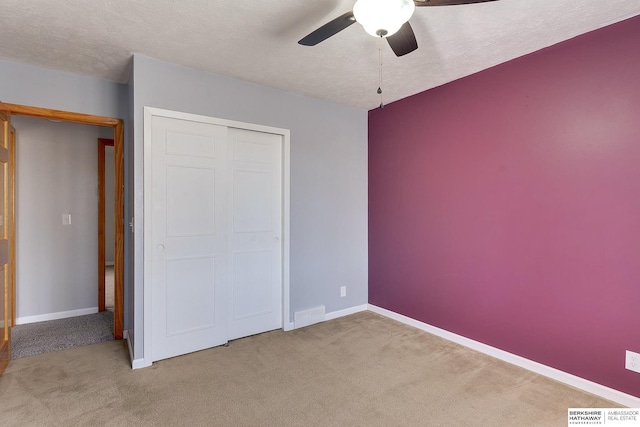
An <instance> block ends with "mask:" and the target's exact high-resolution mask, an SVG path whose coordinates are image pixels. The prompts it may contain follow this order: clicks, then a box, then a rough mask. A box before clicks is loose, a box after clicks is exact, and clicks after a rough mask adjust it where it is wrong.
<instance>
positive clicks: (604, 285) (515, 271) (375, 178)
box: [369, 17, 640, 397]
mask: <svg viewBox="0 0 640 427" xmlns="http://www.w3.org/2000/svg"><path fill="white" fill-rule="evenodd" d="M398 60H402V59H398ZM424 72H425V73H428V72H429V67H428V66H427V65H425V70H424ZM369 302H370V303H371V304H374V305H377V306H380V307H383V308H386V309H389V310H392V311H395V312H398V313H401V314H404V315H406V316H409V317H412V318H414V319H418V320H420V321H423V322H426V323H429V324H431V325H434V326H437V327H440V328H443V329H446V330H448V331H452V332H454V333H457V334H460V335H463V336H465V337H469V338H471V339H474V340H477V341H480V342H483V343H486V344H489V345H491V346H494V347H497V348H500V349H503V350H506V351H508V352H511V353H514V354H517V355H520V356H523V357H526V358H528V359H531V360H534V361H537V362H540V363H543V364H545V365H548V366H552V367H554V368H557V369H560V370H562V371H565V372H569V373H571V374H574V375H577V376H580V377H583V378H586V379H588V380H591V381H594V382H597V383H600V384H603V385H606V386H608V387H611V388H614V389H617V390H620V391H623V392H625V393H628V394H631V395H634V396H638V397H640V374H637V373H633V372H631V371H627V370H625V369H624V358H625V350H633V351H637V352H640V17H635V18H633V19H629V20H626V21H624V22H621V23H618V24H615V25H613V26H609V27H606V28H603V29H600V30H598V31H595V32H592V33H589V34H586V35H583V36H580V37H577V38H575V39H572V40H569V41H567V42H564V43H561V44H559V45H556V46H553V47H551V48H547V49H544V50H542V51H539V52H536V53H534V54H531V55H528V56H525V57H522V58H519V59H516V60H514V61H510V62H508V63H505V64H502V65H499V66H497V67H494V68H492V69H489V70H486V71H483V72H480V73H478V74H475V75H472V76H469V77H466V78H463V79H460V80H457V81H455V82H453V83H450V84H447V85H444V86H441V87H438V88H435V89H432V90H429V91H427V92H423V93H421V94H418V95H415V96H412V97H410V98H406V99H404V100H401V101H398V102H395V103H393V104H390V105H388V106H386V107H385V108H384V109H376V110H372V111H370V113H369Z"/></svg>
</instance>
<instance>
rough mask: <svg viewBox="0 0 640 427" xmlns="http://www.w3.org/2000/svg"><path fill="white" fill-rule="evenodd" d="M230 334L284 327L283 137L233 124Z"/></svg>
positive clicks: (230, 185) (230, 178)
mask: <svg viewBox="0 0 640 427" xmlns="http://www.w3.org/2000/svg"><path fill="white" fill-rule="evenodd" d="M229 165H230V168H231V173H230V175H229V180H230V182H229V188H230V192H231V202H230V206H229V212H230V213H229V217H230V219H231V227H230V236H229V253H230V257H229V272H230V282H231V286H230V292H231V295H230V300H231V302H230V304H229V332H228V338H229V339H235V338H240V337H245V336H248V335H253V334H257V333H261V332H266V331H271V330H274V329H279V328H282V137H281V136H280V135H274V134H269V133H262V132H255V131H249V130H244V129H229Z"/></svg>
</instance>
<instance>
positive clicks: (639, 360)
mask: <svg viewBox="0 0 640 427" xmlns="http://www.w3.org/2000/svg"><path fill="white" fill-rule="evenodd" d="M626 355H627V357H626V359H625V363H624V367H625V368H626V369H628V370H630V371H633V372H638V373H640V353H634V352H633V351H629V350H627V352H626Z"/></svg>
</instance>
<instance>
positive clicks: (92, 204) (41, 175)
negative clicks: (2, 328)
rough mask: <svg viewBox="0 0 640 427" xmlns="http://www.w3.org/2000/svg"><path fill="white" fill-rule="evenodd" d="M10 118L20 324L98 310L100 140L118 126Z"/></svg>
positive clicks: (17, 308) (17, 307) (17, 296)
mask: <svg viewBox="0 0 640 427" xmlns="http://www.w3.org/2000/svg"><path fill="white" fill-rule="evenodd" d="M12 124H13V126H14V127H15V128H16V262H17V263H16V283H17V286H16V317H17V322H18V323H28V322H29V321H40V320H46V319H49V318H59V317H67V316H66V315H65V314H67V315H68V314H72V313H66V312H75V313H73V314H76V315H77V314H86V311H88V310H91V309H95V311H97V305H98V304H97V303H98V292H97V291H98V262H97V257H98V250H97V245H98V237H97V235H98V234H97V230H98V200H97V188H98V180H97V177H98V163H97V160H98V157H97V147H98V142H97V141H98V138H99V137H108V136H109V133H111V134H112V131H111V129H105V128H102V127H97V126H87V125H78V124H74V123H54V122H51V121H48V120H44V119H35V118H30V117H19V116H18V117H13V118H12ZM63 214H71V224H70V225H63V224H62V215H63Z"/></svg>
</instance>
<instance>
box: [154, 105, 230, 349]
mask: <svg viewBox="0 0 640 427" xmlns="http://www.w3.org/2000/svg"><path fill="white" fill-rule="evenodd" d="M151 129H152V141H153V142H152V148H151V152H152V156H151V157H152V166H151V167H152V171H151V175H152V179H151V182H152V190H151V195H150V197H151V204H152V217H151V229H152V237H151V241H152V252H153V254H152V259H151V264H152V269H151V274H152V276H151V284H150V285H151V289H152V359H153V360H154V361H156V360H161V359H165V358H168V357H173V356H177V355H180V354H185V353H189V352H193V351H197V350H202V349H205V348H210V347H214V346H217V345H221V344H224V343H225V342H226V341H227V338H226V319H227V318H226V283H227V231H226V230H227V203H226V181H227V179H226V175H227V170H226V141H227V128H226V127H223V126H216V125H211V124H205V123H197V122H191V121H185V120H178V119H171V118H166V117H158V116H153V118H152V126H151Z"/></svg>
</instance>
